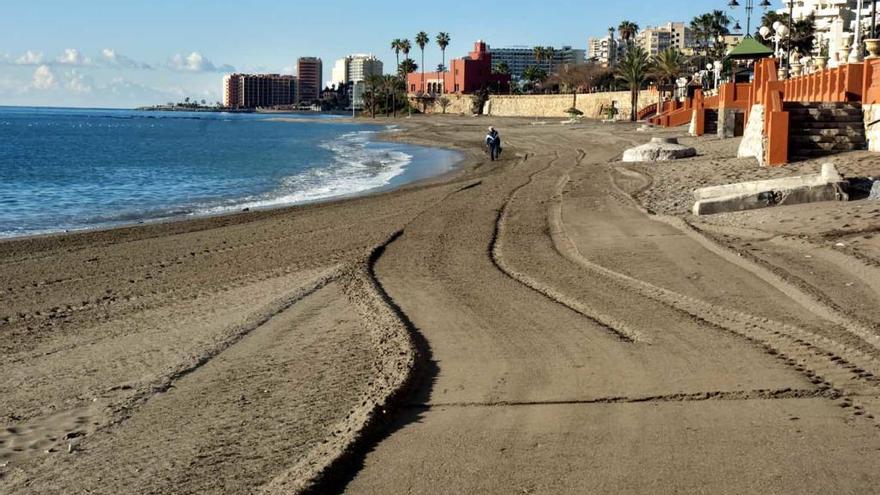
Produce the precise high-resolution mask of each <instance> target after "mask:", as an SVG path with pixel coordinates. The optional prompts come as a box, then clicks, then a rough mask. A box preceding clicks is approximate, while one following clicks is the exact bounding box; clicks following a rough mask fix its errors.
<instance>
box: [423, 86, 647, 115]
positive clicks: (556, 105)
mask: <svg viewBox="0 0 880 495" xmlns="http://www.w3.org/2000/svg"><path fill="white" fill-rule="evenodd" d="M446 98H447V100H448V101H449V105H448V106H447V107H446V113H449V114H471V113H472V112H471V96H470V95H446ZM612 102H613V103H614V106H615V107H616V108H617V109H618V116H617V118H618V119H627V118H628V117H629V114H630V109H631V104H630V94H629V91H615V92H609V93H582V94H578V95H577V96H575V95H571V94H568V95H515V96H514V95H493V96H491V97H490V98H489V101H488V102H487V103H486V105H485V106H484V107H483V113H484V114H486V115H492V116H496V117H542V118H560V119H564V118H566V117H567V114H566V113H565V111H566V110H568V109H569V108H571V107H572V104H574V105H575V108H577V109H578V110H580V111H582V112H584V117H586V118H590V119H600V118H604V117H605V115H604V113H603V109H604V108H607V107H609V106H611V104H612ZM656 102H657V93H656V92H653V91H642V92H641V94H640V95H639V107H640V108H643V107H645V106H647V105H648V104H649V103H656ZM427 111H428V113H442V111H443V110H442V108H441V107H440V105H439V104H437V103H436V102H435V103H434V104H433V106H431V105H429V107H428V108H427Z"/></svg>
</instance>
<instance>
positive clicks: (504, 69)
mask: <svg viewBox="0 0 880 495" xmlns="http://www.w3.org/2000/svg"><path fill="white" fill-rule="evenodd" d="M495 72H496V73H498V74H510V65H508V64H507V62H505V61H503V60H502V61H501V62H500V63H499V64H498V65H497V66H495Z"/></svg>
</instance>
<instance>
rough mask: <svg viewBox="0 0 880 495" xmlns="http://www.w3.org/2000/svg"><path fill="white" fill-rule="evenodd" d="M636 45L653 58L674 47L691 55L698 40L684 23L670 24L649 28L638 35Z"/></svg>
mask: <svg viewBox="0 0 880 495" xmlns="http://www.w3.org/2000/svg"><path fill="white" fill-rule="evenodd" d="M636 43H638V44H639V45H640V46H641V47H642V48H643V49H644V50H645V51H646V52H648V55H650V56H652V57H655V56H657V54H658V53H660V52H662V51H663V50H666V49H667V48H673V47H674V48H677V49H678V50H679V51H681V52H684V53H689V52H691V51H692V50H693V49H694V48H696V46H697V40H696V39H695V38H694V36H693V33H692V32H691V29H690V28H689V27H688V26H687V25H686V24H685V23H683V22H669V23H667V24H665V25H663V26H658V27H653V26H648V27H647V28H645V29H643V30H641V31H639V33H638V34H637V35H636Z"/></svg>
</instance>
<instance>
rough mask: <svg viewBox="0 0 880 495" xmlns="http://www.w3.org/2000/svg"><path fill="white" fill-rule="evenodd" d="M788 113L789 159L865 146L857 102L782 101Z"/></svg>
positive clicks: (865, 141)
mask: <svg viewBox="0 0 880 495" xmlns="http://www.w3.org/2000/svg"><path fill="white" fill-rule="evenodd" d="M785 111H786V112H788V113H789V146H788V149H789V158H790V159H792V160H798V159H809V158H817V157H822V156H828V155H832V154H836V153H843V152H846V151H854V150H861V149H866V148H867V145H868V141H867V139H866V137H865V124H864V120H863V119H864V117H863V116H862V106H861V104H859V103H806V102H788V103H785Z"/></svg>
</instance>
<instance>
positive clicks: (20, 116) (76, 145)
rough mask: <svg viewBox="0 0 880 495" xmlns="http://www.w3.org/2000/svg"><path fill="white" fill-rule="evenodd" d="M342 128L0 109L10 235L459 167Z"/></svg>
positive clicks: (272, 200)
mask: <svg viewBox="0 0 880 495" xmlns="http://www.w3.org/2000/svg"><path fill="white" fill-rule="evenodd" d="M284 117H294V119H291V120H293V121H279V120H277V119H278V118H284ZM304 117H306V118H304ZM339 120H340V119H339V118H335V117H332V116H327V115H320V114H314V115H311V114H309V115H307V116H303V115H278V114H227V113H195V112H147V111H130V110H96V109H61V108H26V107H0V236H4V237H11V236H22V235H32V234H39V233H47V232H58V231H70V230H81V229H89V228H96V227H107V226H113V225H121V224H130V223H138V222H144V221H155V220H160V219H168V218H186V217H192V216H199V215H211V214H220V213H227V212H234V211H241V210H242V209H245V208H250V209H256V208H263V207H274V206H283V205H293V204H302V203H308V202H314V201H320V200H326V199H330V198H337V197H343V196H350V195H356V194H362V193H365V192H369V191H376V190H382V189H386V188H390V187H395V186H398V185H401V184H404V183H407V182H411V181H414V180H418V179H421V178H426V177H429V176H432V175H436V174H441V173H444V172H446V171H449V170H451V169H452V167H454V165H455V163H456V162H457V161H458V160H459V155H458V154H457V153H455V152H452V151H446V150H439V149H431V148H424V147H419V146H411V145H406V144H399V143H388V142H382V141H377V140H375V136H376V134H377V133H379V132H383V131H388V130H389V129H388V128H386V127H384V126H379V125H373V124H366V123H364V124H361V123H357V124H354V123H346V122H340V121H339Z"/></svg>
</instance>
